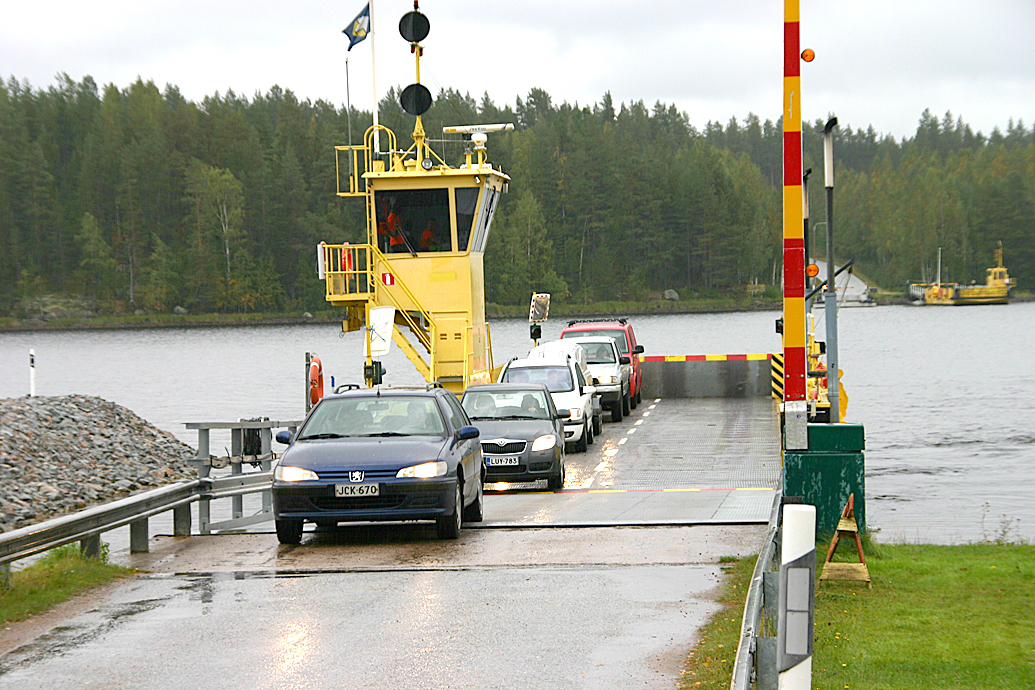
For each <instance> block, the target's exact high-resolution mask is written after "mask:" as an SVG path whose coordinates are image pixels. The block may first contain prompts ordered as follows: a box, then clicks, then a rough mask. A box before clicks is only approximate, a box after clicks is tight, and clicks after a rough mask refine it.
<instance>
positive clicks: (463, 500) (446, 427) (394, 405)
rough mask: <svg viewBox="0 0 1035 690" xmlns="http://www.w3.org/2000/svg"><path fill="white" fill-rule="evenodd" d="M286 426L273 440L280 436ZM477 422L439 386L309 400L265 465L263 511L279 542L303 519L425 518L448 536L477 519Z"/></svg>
mask: <svg viewBox="0 0 1035 690" xmlns="http://www.w3.org/2000/svg"><path fill="white" fill-rule="evenodd" d="M287 433H288V432H281V433H280V434H278V435H277V440H278V441H281V442H282V443H286V442H288V440H289V439H288V437H287ZM483 472H484V469H483V462H482V454H481V447H480V445H479V443H478V429H477V428H475V427H473V426H471V422H470V420H469V419H468V417H467V414H466V413H465V412H464V410H463V408H462V407H460V404H459V402H458V401H457V399H456V396H454V395H453V394H452V393H450V392H449V391H447V390H445V389H443V388H438V387H433V386H429V387H428V388H422V389H412V388H411V389H392V388H375V389H372V390H350V391H347V392H345V393H342V394H339V395H331V396H328V397H326V398H324V399H323V400H321V401H320V402H319V404H317V405H316V406H315V407H314V408H313V409H312V411H310V413H309V415H308V416H307V417H306V420H305V422H303V424H302V426H301V427H300V428H299V429H298V431H297V433H296V434H295V435H294V437H293V438H290V445H289V446H288V448H287V450H285V451H284V455H283V456H282V457H281V459H280V462H279V463H278V464H277V467H276V469H275V470H274V472H273V511H274V515H275V518H276V523H277V538H278V539H279V540H280V542H281V543H283V544H297V543H299V542H300V541H301V539H302V527H303V524H304V523H305V522H306V521H309V522H315V523H317V524H318V525H324V526H333V525H337V524H338V523H339V522H357V521H375V520H377V521H379V520H391V521H394V520H434V521H435V523H436V525H437V528H438V536H439V537H440V538H442V539H456V538H457V536H459V533H460V526H461V523H462V522H463V521H468V522H480V521H481V519H482V474H483Z"/></svg>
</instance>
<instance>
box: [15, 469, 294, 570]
mask: <svg viewBox="0 0 1035 690" xmlns="http://www.w3.org/2000/svg"><path fill="white" fill-rule="evenodd" d="M272 481H273V473H272V472H250V473H248V474H241V475H230V476H228V477H218V478H214V477H201V478H199V479H192V480H190V481H186V482H179V483H178V484H171V485H169V486H163V487H161V488H159V489H153V490H151V491H145V492H144V493H141V494H137V495H136V496H130V497H129V498H123V499H119V500H118V501H114V502H112V503H106V504H104V505H100V506H95V507H93V508H87V509H86V510H81V511H79V512H78V513H72V514H71V515H62V516H61V517H57V518H53V519H51V520H46V521H45V522H41V523H39V524H36V525H29V526H28V527H22V528H20V529H16V530H12V531H10V532H5V533H4V534H0V583H3V584H9V577H10V574H9V573H10V571H9V568H10V564H11V562H12V561H17V560H20V559H22V558H26V557H28V556H34V555H36V554H38V553H42V552H44V551H47V550H49V549H53V548H56V547H58V546H63V545H64V544H69V543H71V542H75V541H78V542H79V543H80V546H81V549H82V551H83V554H84V555H87V556H98V555H99V554H100V550H101V541H100V538H101V537H100V535H101V534H102V533H104V532H107V531H109V530H113V529H116V528H118V527H124V526H125V525H129V550H130V553H147V551H148V518H150V517H153V516H155V515H158V514H159V513H164V512H166V511H169V510H171V511H173V534H174V535H175V536H189V535H190V533H191V514H190V504H191V503H193V502H195V501H204V502H205V503H207V502H208V501H210V500H212V499H217V498H228V497H229V498H239V497H240V496H242V495H244V494H246V493H254V492H259V491H264V492H266V493H267V494H268V493H269V488H270V484H271V483H272ZM271 518H272V511H270V513H267V514H263V513H262V512H259V513H256V514H255V515H253V516H250V517H248V518H244V520H247V521H250V522H261V521H265V520H269V519H271ZM241 522H242V520H241V519H237V520H229V521H227V522H226V523H218V524H209V525H208V526H207V527H208V532H211V531H219V530H223V529H235V528H238V527H240V526H241Z"/></svg>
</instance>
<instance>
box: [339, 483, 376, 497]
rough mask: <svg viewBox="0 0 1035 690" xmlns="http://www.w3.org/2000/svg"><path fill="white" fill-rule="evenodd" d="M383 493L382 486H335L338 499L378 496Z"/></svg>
mask: <svg viewBox="0 0 1035 690" xmlns="http://www.w3.org/2000/svg"><path fill="white" fill-rule="evenodd" d="M380 493H381V485H380V484H335V485H334V495H335V496H336V497H338V498H345V497H348V496H378V495H380Z"/></svg>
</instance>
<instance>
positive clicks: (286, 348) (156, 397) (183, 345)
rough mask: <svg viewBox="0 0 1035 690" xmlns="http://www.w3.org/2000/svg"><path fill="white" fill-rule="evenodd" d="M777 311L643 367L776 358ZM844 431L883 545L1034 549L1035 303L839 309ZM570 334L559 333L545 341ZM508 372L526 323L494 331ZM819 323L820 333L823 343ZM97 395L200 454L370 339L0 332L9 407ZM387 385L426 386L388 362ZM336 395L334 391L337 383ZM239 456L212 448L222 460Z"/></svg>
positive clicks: (289, 398) (664, 336)
mask: <svg viewBox="0 0 1035 690" xmlns="http://www.w3.org/2000/svg"><path fill="white" fill-rule="evenodd" d="M779 315H780V314H779V312H776V311H771V312H748V313H728V314H684V315H666V316H638V317H634V318H633V323H634V325H635V327H636V331H637V335H638V337H639V339H640V341H641V342H642V343H643V344H644V346H645V347H646V350H647V351H646V354H648V355H664V354H670V355H675V354H743V353H761V352H773V351H776V350H778V349H779V348H780V337H779V336H778V335H776V333H775V332H774V327H773V323H774V320H775V319H776V318H777V317H778V316H779ZM838 323H839V342H840V360H841V368H842V370H843V371H844V376H843V378H842V382H843V383H844V386H845V389H846V390H847V392H848V396H849V400H850V402H849V406H848V415H847V420H846V421H849V422H855V423H861V424H864V425H865V427H866V444H867V447H866V456H865V457H866V483H867V487H866V489H867V490H866V493H867V521H868V523H869V527H870V528H871V529H880V533H879V535H878V538H879V539H881V540H882V541H914V542H916V541H919V542H931V543H962V542H968V541H979V540H982V539H988V538H995V537H997V536H1002V535H1004V534H1005V536H1006V537H1007V538H1008V539H1009V540H1016V539H1020V538H1025V539H1029V540H1030V539H1035V486H1033V484H1035V482H1033V481H1032V479H1033V474H1035V471H1033V468H1035V354H1033V352H1035V349H1033V347H1032V345H1031V340H1032V336H1033V335H1035V303H1015V304H1010V305H1002V306H981V307H958V308H951V307H950V308H945V307H911V306H888V307H875V308H855V309H842V310H841V312H840V315H839V318H838ZM564 325H565V322H564V321H563V320H551V321H548V322H547V323H546V324H545V327H544V329H543V337H544V339H553V338H556V337H557V335H558V334H559V333H560V331H561V329H562V328H563V327H564ZM491 326H492V337H493V344H494V350H495V357H496V361H497V362H501V361H504V360H505V359H508V358H510V357H512V356H516V355H519V354H523V353H524V352H525V351H527V349H528V347H529V346H530V344H531V343H530V340H529V339H528V323H527V322H526V321H523V320H516V319H514V320H496V321H493V322H491ZM824 329H825V326H824V323H823V319H822V317H820V318H819V319H818V327H817V332H818V333H820V334H821V337H823V336H822V334H824V333H825V330H824ZM29 348H34V349H35V351H36V393H37V395H65V394H71V393H80V394H88V395H96V396H100V397H102V398H105V399H107V400H111V401H113V402H116V403H118V404H120V405H123V406H125V407H128V408H129V409H131V410H133V411H134V412H136V413H137V414H139V415H140V416H141V417H143V418H144V419H147V420H148V421H150V422H151V423H153V424H155V425H156V426H158V427H160V428H162V429H165V430H167V431H169V432H171V433H173V434H174V435H176V436H177V437H178V438H180V439H181V440H183V441H185V442H186V443H189V444H191V445H192V446H194V445H196V442H197V437H196V432H189V431H187V430H186V429H185V428H184V426H183V424H184V422H198V421H232V420H236V419H238V418H242V417H254V416H259V415H262V416H266V417H270V418H272V419H279V420H292V419H301V417H302V416H303V413H304V404H305V403H304V400H305V398H304V396H305V380H304V374H305V353H306V352H316V353H318V354H319V355H320V358H321V359H322V361H323V364H324V372H325V376H327V377H329V376H334V377H335V380H336V382H337V383H344V382H358V381H360V380H361V378H362V358H361V353H362V340H361V337H360V335H359V334H358V333H350V334H345V335H344V336H342V335H341V334H340V332H339V331H338V329H337V328H336V327H335V326H334V325H328V324H320V325H317V324H312V325H297V326H255V327H250V326H246V327H228V328H182V329H181V328H163V329H150V330H106V331H60V332H54V331H49V332H33V333H0V398H6V397H17V396H21V395H25V394H27V393H28V386H29V375H28V352H29ZM385 366H386V369H387V371H388V374H387V377H386V378H387V380H388V382H391V383H421V382H422V379H421V378H420V376H419V375H418V374H417V373H416V372H415V371H414V369H413V367H412V365H411V364H410V363H409V362H408V361H407V360H406V359H405V357H404V356H403V355H402V354H400V353H399V352H398V349H397V348H393V351H392V353H391V354H390V355H389V356H388V357H387V358H386V359H385ZM328 383H329V381H328ZM223 446H226V447H229V436H228V435H227V436H226V437H225V438H222V437H220V436H218V435H217V434H215V433H214V434H213V440H212V452H213V453H216V454H218V453H220V451H221V450H222V448H223Z"/></svg>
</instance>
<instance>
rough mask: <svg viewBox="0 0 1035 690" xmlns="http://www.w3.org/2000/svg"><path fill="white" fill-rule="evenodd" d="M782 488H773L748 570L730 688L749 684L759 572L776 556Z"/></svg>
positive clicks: (757, 623) (758, 619)
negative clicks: (762, 531) (764, 525)
mask: <svg viewBox="0 0 1035 690" xmlns="http://www.w3.org/2000/svg"><path fill="white" fill-rule="evenodd" d="M781 502H782V492H780V491H777V492H776V497H775V498H774V500H773V509H772V512H771V513H770V514H769V529H768V530H767V531H766V535H765V542H763V544H762V549H761V551H759V553H758V560H756V561H755V569H754V571H753V572H752V573H751V584H750V585H749V586H748V592H747V597H746V598H745V601H744V619H743V621H742V622H741V624H740V642H739V644H738V645H737V656H736V659H735V660H734V662H733V678H732V679H731V680H730V690H748V689H749V688H751V687H752V680H751V679H752V675H753V671H754V670H755V666H756V661H757V660H756V658H755V651H756V647H755V638H756V637H758V632H759V630H760V629H761V625H762V600H763V594H762V593H763V587H762V580H763V575H764V574H765V573H766V572H768V571H770V570H772V569H773V562H774V561H775V559H776V547H777V544H776V535H777V532H778V530H779V520H780V504H781Z"/></svg>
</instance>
